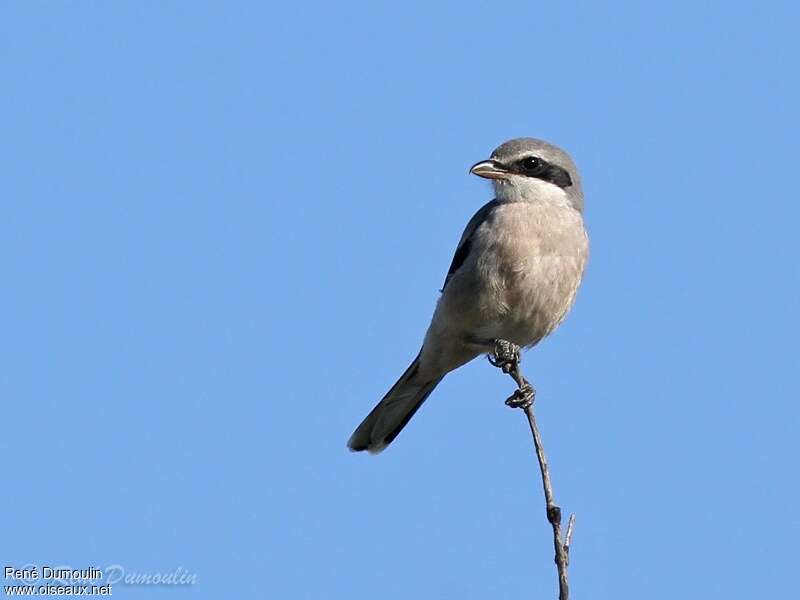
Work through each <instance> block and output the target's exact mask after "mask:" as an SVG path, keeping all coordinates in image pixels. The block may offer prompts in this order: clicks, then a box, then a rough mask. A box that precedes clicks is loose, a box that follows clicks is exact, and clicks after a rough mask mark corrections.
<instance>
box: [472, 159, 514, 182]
mask: <svg viewBox="0 0 800 600" xmlns="http://www.w3.org/2000/svg"><path fill="white" fill-rule="evenodd" d="M469 172H470V173H472V174H473V175H477V176H478V177H484V178H485V179H505V177H506V176H507V175H508V170H507V169H506V168H505V167H504V166H503V165H502V164H501V163H499V162H497V161H496V160H482V161H481V162H479V163H477V164H474V165H472V168H471V169H470V170H469Z"/></svg>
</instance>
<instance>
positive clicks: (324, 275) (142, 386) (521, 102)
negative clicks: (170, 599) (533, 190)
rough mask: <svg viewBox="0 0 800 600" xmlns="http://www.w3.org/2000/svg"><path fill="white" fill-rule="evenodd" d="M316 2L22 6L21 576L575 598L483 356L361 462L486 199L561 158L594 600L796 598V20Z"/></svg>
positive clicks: (17, 488)
mask: <svg viewBox="0 0 800 600" xmlns="http://www.w3.org/2000/svg"><path fill="white" fill-rule="evenodd" d="M291 4H292V3H269V4H268V3H255V2H252V3H250V2H237V3H222V2H219V3H208V2H149V1H147V2H141V1H138V2H113V3H100V2H77V1H75V2H49V3H45V2H5V3H3V5H2V8H0V67H2V73H3V82H4V85H3V93H2V94H0V108H1V109H2V114H3V115H4V119H3V134H2V138H0V159H1V161H2V162H1V164H2V165H3V169H2V170H3V176H2V177H0V194H1V195H2V198H3V202H2V219H0V256H2V261H0V278H1V280H2V282H3V289H4V293H3V294H2V295H1V296H0V330H2V334H1V335H0V361H2V365H3V368H2V370H0V398H2V419H1V420H0V422H2V430H0V431H2V434H0V451H1V452H2V455H3V457H4V469H3V470H4V475H3V480H4V484H3V486H2V487H3V491H2V493H0V511H2V514H3V516H4V519H3V527H2V536H1V537H0V540H1V541H0V562H2V564H3V566H5V565H18V566H19V565H23V564H26V563H33V564H38V565H45V564H65V565H72V566H75V567H82V568H84V567H88V566H90V565H97V566H101V567H103V566H106V565H110V564H120V565H123V566H124V567H125V568H126V569H127V570H128V571H129V572H134V571H135V572H164V571H171V570H174V569H175V568H178V567H182V568H184V569H186V570H188V571H190V572H193V573H196V574H197V575H198V582H197V583H196V584H195V585H194V586H191V587H190V588H182V589H166V588H165V587H156V586H138V587H134V586H120V587H118V588H115V590H114V593H115V596H119V597H123V598H126V597H129V598H140V597H141V598H146V597H167V596H170V595H174V596H175V597H177V596H180V597H186V598H189V597H192V598H212V597H213V598H217V597H220V596H231V597H248V598H250V597H252V598H258V597H262V598H292V599H295V598H296V599H305V598H308V599H319V598H347V597H370V596H372V595H375V596H380V597H381V598H383V600H391V599H400V598H409V597H419V598H436V599H439V598H446V599H450V598H452V599H478V598H489V597H491V598H527V597H542V598H546V597H555V592H554V590H555V576H554V569H553V566H552V562H551V560H552V558H551V556H552V546H551V539H550V532H549V526H548V525H547V523H546V521H545V519H544V514H543V501H542V498H541V491H540V483H539V479H538V474H537V471H536V466H535V462H534V458H533V454H532V450H531V441H530V435H529V432H528V431H527V425H526V424H525V422H524V418H523V416H522V415H521V414H518V413H517V412H513V411H511V410H509V409H507V408H505V407H504V406H503V402H502V401H503V399H504V398H505V397H506V396H507V395H508V393H510V391H511V387H512V386H511V382H510V380H508V379H507V378H504V377H502V376H501V375H500V374H499V373H498V372H497V371H496V370H494V369H492V368H491V367H490V366H488V364H487V363H486V362H485V361H483V360H476V361H474V362H473V363H471V364H469V365H467V366H466V367H464V368H462V369H460V370H459V371H457V372H456V373H453V374H452V375H450V376H448V377H447V379H446V380H445V381H444V382H443V383H442V384H441V386H440V387H439V388H437V390H436V391H435V393H434V395H433V396H432V397H431V398H430V400H429V401H428V403H426V405H425V406H424V407H423V408H422V409H421V411H420V412H419V413H418V415H417V417H415V419H414V421H413V422H412V423H411V424H410V425H409V427H408V428H407V430H405V431H404V432H403V434H402V435H401V436H400V437H399V438H398V439H397V441H396V442H395V444H393V445H392V447H391V448H390V449H389V450H387V451H386V452H385V453H384V454H382V455H380V456H379V457H370V456H362V455H353V454H350V453H348V452H347V451H346V449H345V441H346V439H347V437H348V436H349V434H350V432H351V431H352V429H353V428H354V427H355V425H356V424H357V423H358V422H359V421H360V419H361V418H362V417H363V416H364V415H365V414H366V413H367V411H368V410H369V409H370V408H371V407H372V406H373V404H374V403H375V402H376V401H377V400H378V399H379V398H380V397H381V396H382V395H383V393H384V392H385V391H386V389H388V387H389V386H390V385H391V384H392V383H393V382H394V380H395V379H396V377H397V376H399V375H400V373H402V371H403V369H405V367H406V366H407V364H408V362H409V361H410V360H411V358H413V356H414V355H415V354H416V352H417V349H418V346H419V343H420V341H421V338H422V335H423V333H424V331H425V328H426V326H427V323H428V319H429V318H430V314H431V312H432V309H433V306H434V303H435V301H436V297H437V294H438V289H439V288H440V286H441V283H442V281H443V277H444V274H445V272H446V270H447V266H448V265H449V262H450V259H451V256H452V252H453V250H454V248H455V244H456V242H457V240H458V237H459V236H460V234H461V230H462V228H463V226H464V224H465V223H466V221H467V219H468V218H469V217H470V216H471V215H472V213H473V212H474V211H475V210H476V209H477V208H478V207H479V206H481V205H482V204H483V203H484V202H486V201H487V200H488V199H489V198H490V189H489V187H488V185H487V184H486V182H484V181H482V180H479V179H477V178H475V177H470V176H468V175H467V168H468V167H469V165H471V164H472V163H474V162H476V161H477V160H480V159H483V158H486V157H487V156H488V154H489V153H490V152H491V150H492V149H493V148H494V147H495V146H497V145H498V144H499V143H500V142H502V141H504V140H505V139H507V138H510V137H518V136H535V137H542V138H545V139H548V140H551V141H553V142H555V143H557V144H559V145H561V146H563V147H565V148H566V149H568V150H569V151H570V152H571V153H572V154H573V156H574V157H575V159H576V161H577V162H578V164H579V166H580V168H581V171H582V174H583V179H584V187H585V191H586V207H587V208H586V218H587V223H588V227H589V231H590V236H591V243H592V257H591V261H590V265H589V268H588V272H587V275H586V278H585V281H584V285H583V287H582V289H581V292H580V294H579V297H578V302H577V304H576V307H575V309H574V311H573V312H572V314H571V315H570V317H569V318H568V320H567V321H566V323H565V324H564V325H563V326H562V328H561V329H560V330H559V331H558V332H557V333H556V334H555V335H553V336H552V337H551V338H548V339H547V340H545V342H543V343H542V344H541V345H540V346H539V347H537V348H536V349H534V350H533V351H531V352H530V353H529V354H527V355H526V357H525V362H524V366H525V370H526V373H528V374H529V375H530V377H531V379H533V381H534V382H535V383H536V385H537V388H538V391H539V395H538V409H537V412H538V415H539V419H540V425H541V427H542V431H543V435H544V438H545V443H546V448H547V451H548V453H549V455H550V459H551V463H552V469H553V476H554V485H555V491H556V497H557V499H558V501H559V503H560V504H561V506H562V508H563V509H564V510H565V511H567V512H569V511H574V512H575V513H577V528H576V534H575V540H574V546H573V552H572V564H571V581H572V589H573V597H574V598H593V599H601V598H614V599H615V600H618V599H620V598H639V597H641V595H642V594H644V595H646V596H647V597H648V598H650V599H653V600H657V599H662V598H663V599H672V598H675V597H698V598H702V597H710V596H714V597H722V598H727V599H728V600H732V599H738V598H742V599H744V598H753V597H772V596H786V595H787V594H790V593H791V591H792V590H794V589H796V581H795V573H794V571H795V570H796V567H797V555H798V552H797V542H796V540H797V538H798V536H800V517H798V514H797V506H798V503H800V484H799V483H798V467H797V456H798V452H797V443H796V437H797V431H798V425H799V423H798V421H799V420H800V419H799V417H800V409H799V408H798V399H799V398H800V394H799V393H798V392H800V389H798V388H799V387H800V386H798V382H797V372H798V367H799V366H800V365H798V358H797V355H798V352H797V346H796V340H797V337H798V318H797V307H798V299H800V298H799V297H800V280H799V279H798V268H797V254H798V253H797V219H798V216H800V209H798V199H797V192H796V181H795V179H796V172H797V165H796V160H797V148H796V140H797V135H798V127H797V125H798V118H797V107H798V105H799V104H800V93H799V91H798V81H797V56H798V45H797V42H796V26H795V25H796V23H797V19H798V16H800V15H798V13H797V8H796V7H794V6H792V5H790V3H788V2H787V3H780V2H761V3H751V4H745V3H734V4H731V3H727V2H725V3H723V2H702V3H697V2H681V1H678V2H672V3H661V4H651V3H647V4H645V3H613V2H612V3H591V2H571V3H542V4H538V3H531V2H513V1H512V2H505V3H500V4H498V3H490V2H484V3H464V2H459V3H457V4H456V3H451V4H447V3H439V4H435V3H419V2H403V3H392V4H390V5H387V6H377V5H375V4H373V3H370V4H363V5H362V4H353V3H334V4H329V3H320V2H306V3H302V4H301V5H299V6H292V5H291ZM643 590H644V591H643Z"/></svg>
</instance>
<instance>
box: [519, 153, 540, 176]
mask: <svg viewBox="0 0 800 600" xmlns="http://www.w3.org/2000/svg"><path fill="white" fill-rule="evenodd" d="M519 164H520V166H521V167H522V169H523V170H524V171H526V172H527V173H536V172H537V171H539V170H541V169H542V167H543V166H544V161H543V160H542V159H541V158H539V157H538V156H527V157H525V158H523V159H522V160H521V161H519Z"/></svg>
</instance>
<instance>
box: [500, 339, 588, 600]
mask: <svg viewBox="0 0 800 600" xmlns="http://www.w3.org/2000/svg"><path fill="white" fill-rule="evenodd" d="M489 362H491V363H492V364H493V365H494V366H496V367H499V368H501V369H502V370H503V372H504V373H507V374H508V375H510V376H511V377H512V378H513V379H514V381H515V382H516V384H517V390H516V391H515V392H514V394H513V395H512V396H511V397H510V398H509V399H508V400H506V404H507V405H508V406H511V407H512V408H521V409H522V410H523V411H525V416H526V417H528V424H529V425H530V428H531V434H532V435H533V446H534V449H535V450H536V458H537V459H538V461H539V470H540V471H541V474H542V488H543V489H544V499H545V505H546V508H547V521H548V522H549V523H550V525H551V526H552V527H553V547H554V549H555V563H556V568H557V569H558V598H559V600H568V599H569V580H568V577H567V565H568V564H569V547H570V544H571V543H572V535H573V533H574V530H575V515H574V514H573V515H570V517H569V522H568V523H567V533H566V536H565V537H564V538H562V537H561V508H560V507H559V506H558V505H557V504H556V502H555V498H554V497H553V483H552V482H551V481H550V469H549V467H548V465H547V456H546V455H545V453H544V446H543V444H542V434H541V433H540V432H539V426H538V425H537V423H536V415H535V414H534V412H533V400H534V398H535V396H536V390H534V388H533V386H532V385H531V384H530V383H529V382H528V381H527V380H526V379H525V377H523V376H522V371H521V370H520V368H519V363H520V352H519V348H518V347H517V346H515V345H514V344H511V343H509V342H506V341H504V340H497V341H496V343H495V352H494V355H493V356H491V355H490V357H489Z"/></svg>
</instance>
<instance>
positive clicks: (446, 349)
mask: <svg viewBox="0 0 800 600" xmlns="http://www.w3.org/2000/svg"><path fill="white" fill-rule="evenodd" d="M469 172H470V173H471V174H474V175H477V176H479V177H483V178H485V179H489V180H490V181H491V183H492V185H493V187H494V193H495V194H494V195H495V197H494V199H492V200H491V201H489V202H488V203H487V204H485V205H484V206H483V207H481V208H480V209H479V210H478V211H477V212H476V213H475V215H474V216H473V217H472V218H471V219H470V220H469V222H468V223H467V226H466V228H465V229H464V233H463V234H462V236H461V239H460V241H459V242H458V245H457V246H456V250H455V254H454V256H453V260H452V262H451V264H450V268H449V269H448V271H447V276H446V277H445V280H444V285H443V286H442V289H441V294H440V296H439V299H438V302H437V304H436V309H435V311H434V314H433V318H432V319H431V323H430V325H429V327H428V330H427V332H426V334H425V338H424V341H423V343H422V347H421V349H420V351H419V353H418V354H417V357H416V358H415V359H414V360H413V362H412V363H411V365H409V367H408V368H407V369H406V370H405V372H404V373H403V375H402V376H401V377H400V379H398V380H397V382H396V383H395V384H394V385H393V386H392V387H391V389H390V390H389V391H388V392H387V393H386V395H385V396H384V397H383V398H382V399H381V401H380V402H378V404H377V405H376V406H375V407H374V408H373V409H372V411H371V412H370V413H369V414H368V415H367V417H366V418H365V419H364V420H363V421H362V422H361V424H360V425H359V426H358V427H357V428H356V430H355V431H354V432H353V434H352V436H351V437H350V439H349V440H348V443H347V445H348V447H349V448H350V450H352V451H355V452H359V451H363V450H366V451H368V452H369V453H371V454H377V453H379V452H381V451H382V450H384V449H385V448H386V447H387V446H388V445H389V444H390V443H391V442H392V441H393V440H394V439H395V438H396V437H397V435H398V434H399V433H400V431H401V430H402V429H403V428H404V427H405V426H406V425H407V424H408V422H409V421H410V419H411V418H412V417H413V416H414V414H415V413H416V412H417V410H418V409H419V407H420V406H422V404H423V402H425V400H426V399H427V398H428V396H430V394H431V392H433V390H434V388H435V387H436V386H437V385H438V384H439V383H440V382H441V381H442V379H443V378H444V376H445V375H447V374H448V373H450V372H451V371H453V370H455V369H457V368H458V367H460V366H462V365H464V364H466V363H468V362H469V361H471V360H473V359H474V358H476V357H478V356H480V355H482V354H486V355H487V356H488V357H489V358H490V360H491V358H492V353H493V352H495V351H496V348H497V343H498V342H500V341H504V342H506V343H509V344H510V345H513V346H517V347H518V348H517V351H518V350H519V348H531V347H533V346H535V345H536V344H538V343H539V342H540V341H541V340H542V339H543V338H544V337H546V336H547V335H549V334H550V333H552V332H553V331H554V330H555V329H556V328H557V327H558V326H559V325H560V324H561V322H562V321H563V320H564V318H565V317H566V315H567V313H568V312H569V310H570V309H571V308H572V305H573V303H574V301H575V296H576V293H577V291H578V287H579V286H580V283H581V280H582V278H583V273H584V270H585V267H586V263H587V259H588V255H589V238H588V235H587V232H586V227H585V224H584V219H583V205H584V199H583V191H582V187H581V179H580V174H579V173H578V169H577V167H576V166H575V163H574V162H573V160H572V158H571V157H570V156H569V154H567V153H566V152H565V151H564V150H562V149H560V148H558V147H557V146H554V145H552V144H550V143H548V142H545V141H543V140H539V139H535V138H516V139H512V140H509V141H507V142H505V143H503V144H501V145H500V146H499V147H497V148H496V149H495V150H494V151H493V152H492V154H491V156H490V158H489V159H488V160H482V161H480V162H478V163H476V164H475V165H473V166H472V167H471V168H470V170H469ZM493 364H494V363H493Z"/></svg>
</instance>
